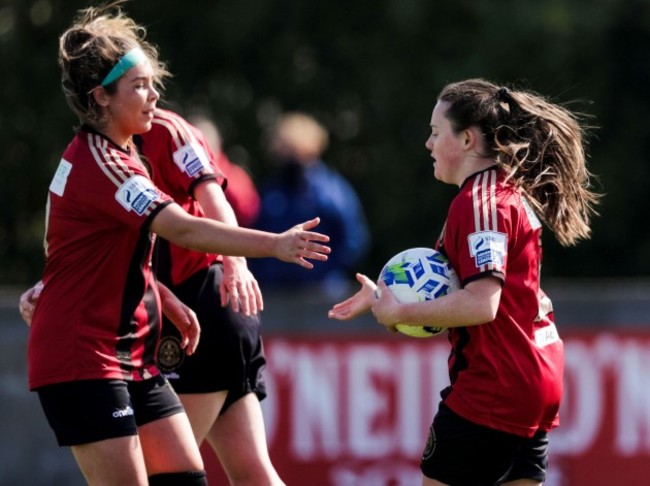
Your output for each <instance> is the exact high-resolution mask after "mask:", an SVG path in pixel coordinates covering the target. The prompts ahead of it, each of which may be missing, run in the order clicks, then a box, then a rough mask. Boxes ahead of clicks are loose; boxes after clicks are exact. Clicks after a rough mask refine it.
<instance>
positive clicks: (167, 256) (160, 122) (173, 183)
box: [138, 109, 225, 286]
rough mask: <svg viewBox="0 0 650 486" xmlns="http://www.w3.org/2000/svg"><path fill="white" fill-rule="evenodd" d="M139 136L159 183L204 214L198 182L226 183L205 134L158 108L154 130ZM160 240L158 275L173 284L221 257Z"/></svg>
mask: <svg viewBox="0 0 650 486" xmlns="http://www.w3.org/2000/svg"><path fill="white" fill-rule="evenodd" d="M139 139H140V141H139V143H138V144H139V146H140V149H141V150H142V154H143V155H144V156H145V157H146V159H147V160H148V161H149V163H150V164H151V167H152V172H153V181H154V183H155V184H156V186H157V187H159V188H160V189H161V190H162V191H164V192H165V193H166V194H169V195H170V196H171V197H172V198H173V199H174V201H175V202H176V203H178V204H179V205H180V206H181V207H182V208H183V209H184V210H185V211H186V212H187V213H189V214H191V215H193V216H198V217H201V216H203V211H202V209H201V206H200V205H199V203H198V202H197V201H196V200H195V199H194V197H193V193H194V188H195V187H196V184H198V183H199V182H201V181H204V180H208V179H213V180H217V181H218V182H219V183H221V184H225V178H224V176H223V174H222V173H221V170H220V169H219V167H218V166H217V164H216V163H215V157H214V155H213V153H212V151H211V150H210V147H209V145H208V143H207V141H206V140H205V137H204V136H203V134H202V133H201V132H200V131H199V130H198V129H197V128H196V127H194V126H193V125H190V124H189V123H188V122H187V121H185V120H184V119H183V118H181V117H180V116H178V115H177V114H175V113H172V112H170V111H166V110H161V109H157V110H156V113H155V115H154V119H153V123H152V128H151V130H149V131H148V132H147V133H143V134H142V135H140V136H139ZM159 243H160V249H159V266H158V270H159V271H158V276H159V278H160V280H161V281H162V282H164V283H166V284H169V285H174V286H175V285H178V284H179V283H181V282H184V281H185V280H186V279H187V278H189V277H190V276H191V275H193V274H194V273H196V272H197V271H198V270H201V269H203V268H206V267H207V266H209V265H210V264H212V263H213V262H215V261H216V260H218V259H220V258H221V256H220V255H211V254H207V253H201V252H197V251H193V250H188V249H187V248H181V247H180V246H177V245H174V244H173V243H170V242H168V241H163V240H162V239H161V241H160V242H159Z"/></svg>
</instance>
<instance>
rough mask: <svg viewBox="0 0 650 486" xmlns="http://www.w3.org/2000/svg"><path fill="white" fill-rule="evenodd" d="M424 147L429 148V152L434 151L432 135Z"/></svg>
mask: <svg viewBox="0 0 650 486" xmlns="http://www.w3.org/2000/svg"><path fill="white" fill-rule="evenodd" d="M424 146H425V147H426V148H427V150H429V152H431V151H433V137H432V136H431V135H429V138H427V141H426V142H425V143H424Z"/></svg>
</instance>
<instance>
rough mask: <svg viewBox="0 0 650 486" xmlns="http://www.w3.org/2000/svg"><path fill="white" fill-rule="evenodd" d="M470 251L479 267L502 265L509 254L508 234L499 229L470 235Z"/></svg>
mask: <svg viewBox="0 0 650 486" xmlns="http://www.w3.org/2000/svg"><path fill="white" fill-rule="evenodd" d="M467 238H468V241H469V252H470V254H471V255H472V257H473V258H474V262H475V264H476V266H477V267H481V266H483V265H490V266H493V267H502V266H503V263H504V261H505V256H506V255H507V254H508V247H507V239H508V238H507V236H506V235H505V233H499V232H497V231H480V232H478V233H472V234H471V235H469V236H468V237H467Z"/></svg>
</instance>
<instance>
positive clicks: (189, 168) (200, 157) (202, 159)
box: [174, 143, 212, 177]
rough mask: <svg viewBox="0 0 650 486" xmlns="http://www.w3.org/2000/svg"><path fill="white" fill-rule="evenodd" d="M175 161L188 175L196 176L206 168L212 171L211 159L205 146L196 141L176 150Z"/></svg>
mask: <svg viewBox="0 0 650 486" xmlns="http://www.w3.org/2000/svg"><path fill="white" fill-rule="evenodd" d="M174 162H175V163H176V165H177V166H178V168H179V169H180V170H181V172H185V173H186V174H187V175H188V176H190V177H194V176H195V175H196V174H197V173H199V172H201V171H203V170H206V171H208V172H212V170H211V168H210V159H209V158H208V155H207V154H206V153H205V150H203V147H201V146H200V145H197V144H195V143H188V144H186V145H183V146H182V147H181V148H179V149H178V150H177V151H176V152H174Z"/></svg>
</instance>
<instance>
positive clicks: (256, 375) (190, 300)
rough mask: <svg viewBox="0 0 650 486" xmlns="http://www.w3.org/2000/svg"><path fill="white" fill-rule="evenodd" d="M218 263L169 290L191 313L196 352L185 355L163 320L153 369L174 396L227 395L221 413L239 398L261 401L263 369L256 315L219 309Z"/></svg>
mask: <svg viewBox="0 0 650 486" xmlns="http://www.w3.org/2000/svg"><path fill="white" fill-rule="evenodd" d="M222 277H223V267H222V265H221V264H220V263H215V264H213V265H211V266H210V267H209V268H208V269H205V270H202V271H200V272H197V273H195V274H194V275H193V276H192V277H190V278H189V279H187V280H186V281H185V282H183V283H182V284H180V285H178V286H169V288H170V289H171V290H172V292H174V294H176V296H177V297H178V298H179V299H180V300H181V301H183V302H184V303H185V304H186V305H188V306H189V307H190V308H192V309H193V310H194V312H196V315H197V317H198V319H199V323H200V324H201V339H200V340H199V345H198V347H197V349H196V352H195V353H194V355H192V356H186V354H185V351H184V350H182V349H181V347H180V340H179V333H178V330H177V329H176V327H175V326H174V325H173V324H172V323H171V322H169V320H167V319H164V320H163V332H162V341H161V343H160V347H159V351H158V366H159V368H160V369H161V371H162V372H163V373H164V374H165V376H166V377H167V379H169V381H170V383H171V384H172V386H173V387H174V389H175V390H176V392H177V393H180V394H184V393H211V392H216V391H224V390H227V391H228V397H227V398H226V403H224V405H223V408H222V409H221V413H224V412H225V411H226V410H227V408H228V407H229V406H230V405H231V404H232V403H234V402H235V401H237V400H239V399H240V398H241V397H243V396H244V395H246V394H248V393H250V392H254V393H256V394H257V396H258V398H259V399H260V400H262V399H264V397H266V385H265V383H264V377H263V371H264V368H265V367H266V359H265V357H264V348H263V344H262V336H261V322H260V318H259V315H255V316H253V315H251V316H245V315H244V314H243V313H241V312H233V311H232V309H231V308H230V305H228V306H226V307H222V306H221V297H220V295H219V285H220V283H221V279H222Z"/></svg>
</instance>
